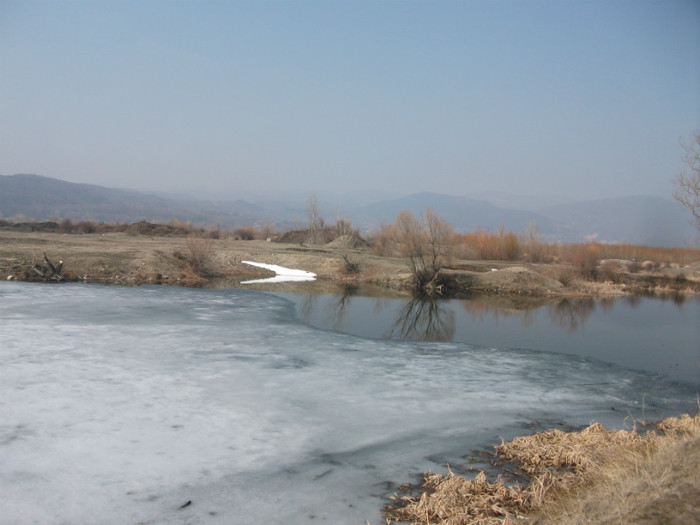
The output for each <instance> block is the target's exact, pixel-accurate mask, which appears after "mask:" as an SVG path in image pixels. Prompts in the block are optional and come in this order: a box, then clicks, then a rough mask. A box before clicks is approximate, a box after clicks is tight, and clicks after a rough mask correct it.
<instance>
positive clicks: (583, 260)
mask: <svg viewBox="0 0 700 525" xmlns="http://www.w3.org/2000/svg"><path fill="white" fill-rule="evenodd" d="M563 259H564V262H567V263H569V264H571V265H572V266H573V267H574V268H576V270H577V272H578V274H579V277H581V278H583V279H587V280H594V279H595V277H596V269H597V267H598V263H599V262H600V247H599V246H598V245H597V244H571V245H569V246H568V250H567V251H566V252H565V254H564V256H563Z"/></svg>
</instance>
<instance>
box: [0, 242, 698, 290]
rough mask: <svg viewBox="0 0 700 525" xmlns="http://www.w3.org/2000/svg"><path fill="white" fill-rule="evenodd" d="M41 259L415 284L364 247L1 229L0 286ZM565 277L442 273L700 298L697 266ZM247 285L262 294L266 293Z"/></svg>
mask: <svg viewBox="0 0 700 525" xmlns="http://www.w3.org/2000/svg"><path fill="white" fill-rule="evenodd" d="M44 255H46V257H47V258H48V259H49V260H50V261H52V262H54V263H57V262H58V261H62V266H61V272H62V275H63V276H64V277H65V279H66V280H70V281H81V282H92V283H105V284H119V285H141V284H156V283H158V284H175V285H185V286H191V285H216V286H226V287H236V286H240V282H241V281H245V280H249V279H256V278H262V277H269V276H271V275H272V273H270V272H269V271H267V270H264V269H260V268H255V267H253V266H250V265H247V264H244V263H242V261H246V260H248V261H256V262H263V263H268V264H276V265H280V266H285V267H288V268H297V269H303V270H307V271H310V272H314V273H315V274H317V276H318V281H317V282H316V283H315V284H314V285H313V286H314V287H316V288H322V287H324V286H325V287H327V288H333V287H338V286H345V285H353V286H375V287H379V288H382V289H384V290H387V291H389V293H392V294H397V293H398V294H408V293H410V289H411V284H412V276H411V273H410V272H409V270H408V268H407V266H406V265H405V264H404V261H403V260H402V259H400V258H392V257H379V256H377V255H374V253H373V252H372V251H371V250H370V249H369V248H366V247H365V248H356V249H346V248H343V247H342V246H339V245H338V243H329V244H325V245H306V244H302V243H296V244H285V243H277V242H266V241H241V240H234V239H202V238H196V239H193V238H190V237H182V236H148V235H132V234H129V233H104V234H99V233H97V234H65V233H54V232H39V231H15V230H11V229H5V230H0V278H2V279H8V278H10V279H18V280H41V278H42V277H41V275H39V272H37V271H33V269H32V266H33V265H34V264H37V263H41V262H42V261H43V260H44ZM572 272H573V270H572V269H570V268H566V267H562V266H555V265H529V264H523V263H504V262H492V261H453V263H452V264H451V265H450V266H449V268H447V269H445V270H444V271H443V273H444V275H445V276H446V277H447V278H449V279H451V280H452V281H453V282H454V283H456V287H455V288H456V290H457V292H458V294H461V295H469V294H476V293H479V294H491V295H503V296H514V295H519V296H540V297H541V296H560V295H625V294H630V293H640V292H655V291H656V292H659V291H660V292H668V293H678V292H683V293H697V292H700V264H695V265H691V266H689V267H686V268H678V269H674V270H668V271H659V272H656V273H643V272H640V273H636V274H632V273H628V272H625V271H623V270H620V271H618V272H614V274H613V273H611V274H610V279H609V280H603V281H599V282H586V281H584V280H581V279H577V278H575V277H572ZM309 285H310V283H309ZM246 286H247V285H246ZM305 286H307V285H305ZM253 287H255V288H259V289H266V286H265V285H253ZM268 287H269V286H268Z"/></svg>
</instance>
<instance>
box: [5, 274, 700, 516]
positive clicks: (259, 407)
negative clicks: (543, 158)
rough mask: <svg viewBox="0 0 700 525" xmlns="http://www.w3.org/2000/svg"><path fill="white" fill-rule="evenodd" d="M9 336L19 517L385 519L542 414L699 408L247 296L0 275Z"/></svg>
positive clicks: (584, 374)
mask: <svg viewBox="0 0 700 525" xmlns="http://www.w3.org/2000/svg"><path fill="white" fill-rule="evenodd" d="M0 334H1V345H0V498H1V500H2V501H3V509H2V520H4V522H6V523H13V524H30V523H71V524H88V523H103V524H112V523H114V524H124V523H134V524H136V523H149V524H150V523H154V524H165V523H188V524H198V523H222V524H223V523H234V524H235V523H285V524H301V523H319V522H326V523H358V524H362V523H364V520H369V521H370V522H371V523H381V522H382V521H381V519H380V509H381V507H382V505H383V504H384V503H385V502H386V499H385V498H386V497H388V496H389V495H391V494H392V493H393V491H394V490H395V489H396V487H397V485H398V484H401V483H403V482H406V481H411V480H413V476H414V475H416V474H418V473H420V472H422V471H425V470H433V471H444V470H445V469H446V464H447V463H450V464H451V465H453V467H454V468H458V467H459V465H460V464H464V462H465V460H464V459H463V456H464V455H465V454H468V453H469V452H470V451H471V450H472V449H474V448H477V447H485V446H488V445H492V444H496V443H498V442H499V436H501V437H504V438H506V439H508V438H510V437H512V436H514V435H516V434H519V433H523V432H524V430H523V428H522V424H523V423H524V422H526V421H532V420H538V421H543V422H545V424H547V423H551V424H557V423H566V424H572V425H585V424H587V423H589V422H590V421H591V420H600V421H602V422H603V423H605V424H611V425H616V426H618V427H619V426H622V425H623V424H625V423H624V419H625V417H626V416H627V415H628V414H632V415H633V416H635V417H639V416H641V404H642V400H643V399H644V400H645V410H646V411H647V416H653V415H654V414H656V415H663V414H664V413H666V414H676V413H677V412H678V411H679V410H683V409H692V408H693V403H694V402H695V397H694V396H695V393H694V392H691V391H689V390H688V389H687V388H686V387H682V386H679V385H673V384H670V383H664V382H662V381H659V380H658V377H655V376H652V375H645V374H643V373H638V372H632V371H629V370H625V369H621V368H617V367H614V366H610V365H605V364H603V363H600V362H597V361H592V360H586V359H581V358H577V357H575V356H567V355H556V354H548V353H542V352H538V351H528V350H518V351H513V350H508V349H502V348H500V349H499V348H489V347H473V346H468V345H464V344H452V343H450V344H440V343H404V342H396V341H381V340H369V339H363V338H359V337H352V336H348V335H343V334H338V333H334V332H328V331H320V330H315V329H312V328H310V327H307V326H305V325H303V324H301V323H299V322H298V321H297V319H296V317H295V313H294V308H293V307H292V305H291V303H289V302H287V301H285V300H283V299H281V298H278V297H273V296H270V295H265V294H263V293H258V292H252V291H243V290H192V289H182V288H170V287H142V288H116V287H111V288H110V287H103V286H94V285H32V284H26V283H1V284H0ZM611 407H614V408H615V409H616V410H614V411H612V410H610V408H611ZM188 501H191V504H190V505H188V506H186V507H184V508H180V507H181V506H182V505H184V504H185V503H187V502H188Z"/></svg>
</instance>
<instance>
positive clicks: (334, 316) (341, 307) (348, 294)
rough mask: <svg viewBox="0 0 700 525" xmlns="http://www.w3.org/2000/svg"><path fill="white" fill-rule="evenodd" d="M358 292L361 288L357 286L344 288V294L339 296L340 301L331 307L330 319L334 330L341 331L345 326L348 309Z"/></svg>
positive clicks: (336, 301) (329, 311)
mask: <svg viewBox="0 0 700 525" xmlns="http://www.w3.org/2000/svg"><path fill="white" fill-rule="evenodd" d="M358 291H359V288H358V287H357V286H353V285H349V286H345V287H344V288H343V292H342V293H341V294H339V295H338V299H337V300H335V301H334V302H333V303H332V304H331V305H330V307H329V309H328V317H329V318H330V319H331V321H332V323H331V324H332V326H333V329H334V330H339V329H340V328H341V327H342V326H343V322H344V321H345V314H346V313H347V308H348V306H350V303H351V302H352V297H353V296H355V295H357V292H358Z"/></svg>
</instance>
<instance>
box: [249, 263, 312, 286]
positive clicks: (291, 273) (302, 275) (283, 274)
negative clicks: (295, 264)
mask: <svg viewBox="0 0 700 525" xmlns="http://www.w3.org/2000/svg"><path fill="white" fill-rule="evenodd" d="M241 262H242V263H243V264H250V265H251V266H257V267H258V268H265V269H266V270H271V271H273V272H275V273H276V274H277V275H275V276H274V277H270V278H268V279H253V280H250V281H242V282H241V284H257V283H284V282H289V281H315V280H316V274H315V273H312V272H307V271H305V270H295V269H293V268H285V267H284V266H278V265H276V264H266V263H258V262H251V261H241Z"/></svg>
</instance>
